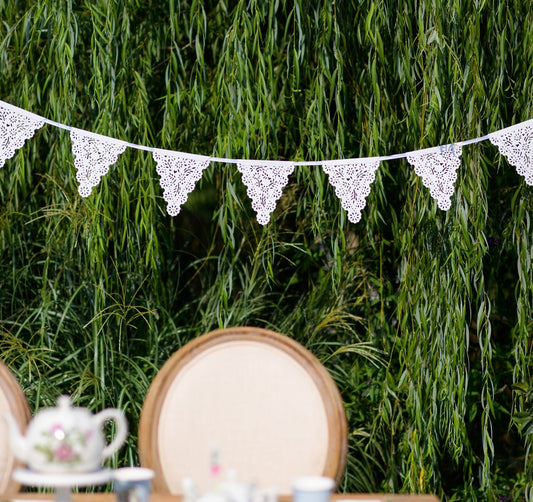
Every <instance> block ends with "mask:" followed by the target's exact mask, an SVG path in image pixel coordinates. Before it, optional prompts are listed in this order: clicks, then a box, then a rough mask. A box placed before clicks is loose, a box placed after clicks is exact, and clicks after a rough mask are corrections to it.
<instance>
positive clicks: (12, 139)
mask: <svg viewBox="0 0 533 502" xmlns="http://www.w3.org/2000/svg"><path fill="white" fill-rule="evenodd" d="M43 125H44V119H43V118H42V117H39V116H38V115H33V114H32V113H29V112H25V111H23V110H21V109H20V108H16V107H11V106H9V105H8V104H7V103H6V104H4V103H2V102H0V167H2V166H3V165H4V163H5V161H6V160H7V159H10V158H11V157H13V155H15V152H16V151H17V150H18V149H19V148H22V146H23V145H24V143H25V141H26V140H27V139H30V138H32V137H33V135H34V134H35V131H36V130H37V129H40V128H41V127H42V126H43Z"/></svg>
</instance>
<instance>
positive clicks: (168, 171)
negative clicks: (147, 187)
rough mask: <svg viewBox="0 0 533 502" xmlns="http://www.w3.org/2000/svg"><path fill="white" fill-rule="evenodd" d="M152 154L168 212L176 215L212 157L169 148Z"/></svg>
mask: <svg viewBox="0 0 533 502" xmlns="http://www.w3.org/2000/svg"><path fill="white" fill-rule="evenodd" d="M152 156H153V158H154V160H155V161H156V162H157V167H156V172H157V174H159V176H161V178H160V180H159V184H160V185H161V188H162V189H163V199H165V201H166V202H167V213H168V214H169V215H170V216H176V215H177V214H179V212H180V210H181V206H182V205H183V204H184V203H185V201H186V200H187V197H188V196H189V194H190V193H191V192H192V191H193V190H194V187H195V185H196V183H197V182H198V181H199V180H200V178H201V177H202V173H203V171H204V169H205V168H206V167H207V166H208V165H209V160H210V158H209V157H205V156H203V155H193V154H190V153H181V152H173V151H169V150H155V151H154V152H153V154H152Z"/></svg>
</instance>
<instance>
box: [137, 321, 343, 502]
mask: <svg viewBox="0 0 533 502" xmlns="http://www.w3.org/2000/svg"><path fill="white" fill-rule="evenodd" d="M214 446H216V447H217V448H218V449H219V451H220V455H221V465H222V467H223V468H227V469H230V468H231V469H234V470H235V471H236V473H237V478H238V479H239V480H240V481H243V482H256V483H257V484H258V486H259V487H260V488H263V489H276V490H277V492H278V493H279V494H280V495H283V494H289V493H290V491H291V488H290V483H291V480H292V479H294V478H295V477H297V476H300V475H322V476H328V477H332V478H334V479H336V480H337V481H339V480H340V478H341V477H342V475H343V473H344V467H345V462H346V455H347V423H346V415H345V410H344V404H343V401H342V398H341V396H340V393H339V391H338V389H337V386H336V385H335V383H334V381H333V379H332V378H331V376H330V374H329V373H328V371H327V370H326V369H325V368H324V366H323V365H322V364H321V363H320V362H319V360H318V359H317V358H316V357H315V356H314V355H313V354H312V353H311V352H309V351H308V350H307V349H306V348H304V347H303V346H302V345H300V344H299V343H297V342H296V341H294V340H293V339H291V338H289V337H287V336H284V335H281V334H279V333H276V332H274V331H270V330H266V329H261V328H253V327H240V328H228V329H221V330H216V331H213V332H210V333H208V334H205V335H203V336H200V337H198V338H197V339H195V340H193V341H191V342H189V343H188V344H186V345H185V346H183V347H182V348H181V349H180V350H178V351H177V352H176V353H175V354H173V356H172V357H171V358H170V359H169V360H168V361H167V362H166V363H165V364H164V365H163V367H162V368H161V370H160V371H159V372H158V374H157V375H156V377H155V378H154V381H153V382H152V385H151V386H150V389H149V391H148V393H147V395H146V398H145V401H144V403H143V408H142V412H141V419H140V424H139V454H140V461H141V465H143V466H146V467H149V468H151V469H153V470H154V471H155V477H154V490H155V491H158V492H162V493H172V494H180V493H181V491H182V487H181V481H182V479H183V478H184V477H190V478H192V479H193V480H194V482H195V483H196V484H197V485H198V488H199V489H200V490H206V489H208V488H209V483H212V482H213V480H212V478H211V477H210V476H211V475H210V469H209V459H210V452H211V451H212V448H213V447H214Z"/></svg>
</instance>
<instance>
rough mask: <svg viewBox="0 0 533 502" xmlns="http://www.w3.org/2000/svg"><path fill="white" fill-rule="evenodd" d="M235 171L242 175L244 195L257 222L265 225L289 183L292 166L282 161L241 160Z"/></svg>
mask: <svg viewBox="0 0 533 502" xmlns="http://www.w3.org/2000/svg"><path fill="white" fill-rule="evenodd" d="M237 169H238V170H239V172H240V173H241V174H242V182H243V183H244V184H245V185H246V193H247V194H248V197H250V200H251V201H252V208H253V209H254V211H255V212H256V214H257V222H258V223H259V224H261V225H266V224H267V223H268V222H269V221H270V214H271V213H272V212H273V211H274V209H276V204H277V202H278V200H279V199H280V198H281V194H282V192H283V189H284V188H285V186H286V185H287V183H288V182H289V176H290V175H291V174H292V173H293V171H294V164H293V163H291V162H283V161H279V162H278V161H267V160H250V161H247V160H241V161H239V162H237Z"/></svg>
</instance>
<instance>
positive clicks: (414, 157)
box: [407, 145, 462, 211]
mask: <svg viewBox="0 0 533 502" xmlns="http://www.w3.org/2000/svg"><path fill="white" fill-rule="evenodd" d="M461 153H462V147H461V145H443V146H440V147H436V148H427V149H425V150H420V151H417V152H412V153H410V154H409V155H407V160H408V162H409V164H411V165H412V166H414V168H415V173H416V174H418V176H420V177H421V178H422V183H423V184H424V186H425V187H426V188H429V193H430V195H431V197H433V199H435V200H436V201H437V206H438V207H439V208H440V209H442V210H443V211H447V210H448V209H450V207H451V205H452V202H451V196H452V195H453V192H454V184H455V181H456V180H457V169H459V166H460V165H461Z"/></svg>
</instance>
